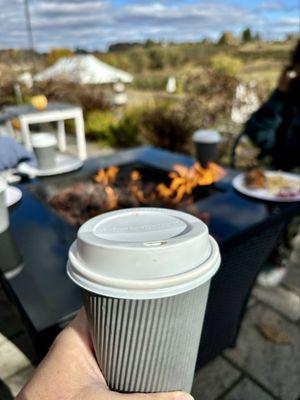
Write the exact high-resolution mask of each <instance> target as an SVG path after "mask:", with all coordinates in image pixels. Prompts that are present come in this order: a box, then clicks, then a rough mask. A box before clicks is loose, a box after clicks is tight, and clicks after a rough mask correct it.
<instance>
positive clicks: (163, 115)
mask: <svg viewBox="0 0 300 400" xmlns="http://www.w3.org/2000/svg"><path fill="white" fill-rule="evenodd" d="M193 129H194V126H193V124H192V122H191V119H190V118H189V113H187V112H186V110H185V109H184V108H182V107H181V106H179V105H172V104H171V105H170V104H160V105H158V106H157V107H155V108H153V109H150V110H148V111H145V112H144V115H143V117H142V130H143V138H144V140H145V141H146V142H147V143H148V144H151V145H153V146H157V147H160V148H163V149H167V150H172V151H178V152H184V153H188V152H189V145H190V139H191V134H192V132H193Z"/></svg>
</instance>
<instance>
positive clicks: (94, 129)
mask: <svg viewBox="0 0 300 400" xmlns="http://www.w3.org/2000/svg"><path fill="white" fill-rule="evenodd" d="M114 123H115V118H114V115H113V114H112V113H111V112H110V111H98V110H93V111H89V112H87V113H86V114H85V133H86V135H88V136H89V137H90V138H92V139H97V140H100V141H102V142H105V143H107V144H109V132H110V129H111V127H112V126H113V124H114Z"/></svg>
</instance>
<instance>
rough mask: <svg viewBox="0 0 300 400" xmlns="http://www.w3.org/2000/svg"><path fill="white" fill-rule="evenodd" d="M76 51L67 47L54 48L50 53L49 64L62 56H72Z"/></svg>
mask: <svg viewBox="0 0 300 400" xmlns="http://www.w3.org/2000/svg"><path fill="white" fill-rule="evenodd" d="M73 55H74V53H73V51H72V50H70V49H67V48H57V49H52V50H51V51H50V52H49V53H48V56H47V58H48V62H49V64H54V63H56V61H58V60H59V59H60V58H62V57H70V56H73Z"/></svg>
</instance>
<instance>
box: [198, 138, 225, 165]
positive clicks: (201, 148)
mask: <svg viewBox="0 0 300 400" xmlns="http://www.w3.org/2000/svg"><path fill="white" fill-rule="evenodd" d="M221 140H222V138H221V135H220V134H219V133H218V132H217V131H208V130H206V131H205V130H198V131H196V132H195V133H194V134H193V142H194V146H195V152H196V158H197V160H198V161H199V163H200V164H201V165H202V166H203V167H207V164H208V163H209V162H212V161H216V159H217V158H218V151H219V143H220V142H221Z"/></svg>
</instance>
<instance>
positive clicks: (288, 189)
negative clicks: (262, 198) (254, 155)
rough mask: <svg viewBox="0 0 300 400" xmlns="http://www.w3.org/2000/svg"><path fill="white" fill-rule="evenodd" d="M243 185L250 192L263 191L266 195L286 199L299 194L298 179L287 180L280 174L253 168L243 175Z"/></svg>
mask: <svg viewBox="0 0 300 400" xmlns="http://www.w3.org/2000/svg"><path fill="white" fill-rule="evenodd" d="M244 184H245V186H246V187H247V188H249V189H252V190H257V189H264V190H265V192H266V194H269V195H271V196H276V197H282V198H284V197H285V198H288V197H293V196H298V195H299V194H300V179H297V178H296V177H295V178H294V179H293V178H289V177H286V176H285V175H284V173H282V172H276V173H274V172H267V171H264V170H263V169H261V168H253V169H251V170H249V171H248V172H247V173H246V174H245V178H244Z"/></svg>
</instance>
